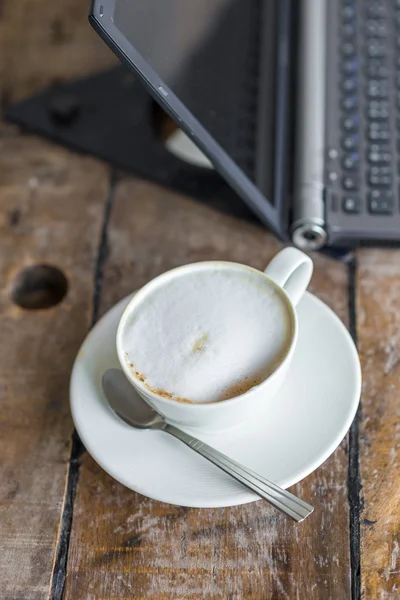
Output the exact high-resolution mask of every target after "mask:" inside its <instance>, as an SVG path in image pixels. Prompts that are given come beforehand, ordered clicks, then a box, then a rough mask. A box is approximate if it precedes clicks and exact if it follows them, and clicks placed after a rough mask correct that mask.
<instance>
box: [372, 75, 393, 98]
mask: <svg viewBox="0 0 400 600" xmlns="http://www.w3.org/2000/svg"><path fill="white" fill-rule="evenodd" d="M367 96H368V98H371V99H375V98H376V99H380V100H386V99H387V98H388V97H389V85H388V82H387V81H385V80H380V79H370V80H369V81H368V83H367Z"/></svg>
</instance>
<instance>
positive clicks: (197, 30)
mask: <svg viewBox="0 0 400 600" xmlns="http://www.w3.org/2000/svg"><path fill="white" fill-rule="evenodd" d="M274 6H275V2H269V1H267V2H265V1H264V0H190V1H188V0H135V1H134V2H132V0H116V3H115V14H114V24H115V26H116V27H117V28H118V29H119V30H120V31H121V33H122V34H123V35H124V36H125V37H126V38H127V40H128V41H129V42H130V43H131V44H132V46H134V47H135V48H136V49H137V51H138V52H139V53H140V54H141V55H142V57H143V58H144V59H145V60H146V61H147V62H148V64H149V65H150V66H151V67H152V69H153V70H154V71H155V72H156V73H157V74H158V75H159V76H160V77H161V79H162V80H163V81H164V82H165V83H166V85H167V86H168V87H169V88H170V90H171V91H172V92H173V93H174V94H175V95H176V96H177V97H178V98H179V99H180V100H181V102H183V104H184V105H185V106H186V107H187V108H188V109H189V111H190V112H191V113H192V114H193V115H194V116H195V117H196V118H197V120H198V121H199V122H200V123H201V125H203V127H204V128H205V129H206V130H207V131H208V132H209V133H210V134H211V135H212V136H213V137H214V139H215V140H216V141H217V142H218V143H219V144H220V146H221V147H222V148H223V149H224V150H225V151H226V152H227V153H228V154H229V156H230V157H231V158H232V159H233V160H234V161H235V162H236V164H237V165H238V166H239V167H240V168H241V169H242V170H243V171H244V172H245V173H246V175H247V176H248V177H249V178H250V179H251V180H252V181H253V182H254V183H256V185H257V186H258V187H259V188H260V189H261V191H262V192H263V194H264V195H265V196H266V197H267V198H268V200H269V201H270V202H271V201H272V199H273V197H274V190H273V174H274V164H273V162H274V161H273V157H274V154H275V153H274V147H275V114H274V93H275V86H274V76H275V73H274V68H275V67H274V65H275V62H276V56H275V48H276V43H275V42H276V35H277V34H276V24H275V9H274ZM268 69H269V72H268ZM261 75H263V77H261ZM262 81H264V83H265V81H266V82H267V85H263V84H262V83H261V82H262Z"/></svg>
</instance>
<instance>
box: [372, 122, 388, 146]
mask: <svg viewBox="0 0 400 600" xmlns="http://www.w3.org/2000/svg"><path fill="white" fill-rule="evenodd" d="M373 125H376V123H370V125H369V127H368V139H369V141H370V142H388V141H389V140H390V131H389V130H387V129H383V128H382V129H379V128H377V127H373Z"/></svg>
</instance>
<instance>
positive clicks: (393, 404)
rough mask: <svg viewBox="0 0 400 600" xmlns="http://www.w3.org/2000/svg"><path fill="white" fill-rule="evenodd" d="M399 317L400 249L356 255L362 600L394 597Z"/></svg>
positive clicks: (398, 536)
mask: <svg viewBox="0 0 400 600" xmlns="http://www.w3.org/2000/svg"><path fill="white" fill-rule="evenodd" d="M399 315H400V256H399V251H398V250H362V251H359V253H358V276H357V317H358V319H357V320H358V340H359V349H360V353H361V360H362V366H363V376H364V387H363V406H362V415H363V418H362V421H361V431H360V433H361V435H360V468H361V485H362V507H363V510H362V514H361V550H362V552H361V581H362V593H363V597H364V598H366V599H368V600H375V599H378V598H382V599H392V598H393V599H394V598H399V597H400V508H399V507H400V484H399V482H400V398H399V381H400V320H399V319H400V316H399Z"/></svg>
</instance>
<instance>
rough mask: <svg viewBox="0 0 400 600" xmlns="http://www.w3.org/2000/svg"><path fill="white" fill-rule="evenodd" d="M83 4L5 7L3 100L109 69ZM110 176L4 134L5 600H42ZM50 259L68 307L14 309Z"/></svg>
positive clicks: (0, 316)
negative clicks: (25, 284) (19, 285)
mask: <svg viewBox="0 0 400 600" xmlns="http://www.w3.org/2000/svg"><path fill="white" fill-rule="evenodd" d="M86 14H87V6H86V3H82V2H80V0H65V1H64V2H62V3H61V4H60V3H57V2H52V1H51V0H41V1H40V2H35V3H32V2H29V1H28V0H18V2H14V1H13V0H3V1H2V2H1V3H0V98H1V104H2V105H5V104H7V103H8V102H10V101H12V100H14V99H18V98H22V97H25V96H26V95H28V94H30V93H31V92H33V91H38V90H39V89H40V88H41V87H42V86H44V85H49V84H54V83H56V82H57V81H60V80H64V79H67V78H71V77H74V76H78V75H80V74H83V73H85V72H87V71H88V70H92V69H93V68H95V66H97V68H101V67H102V64H104V65H106V64H108V63H109V57H108V56H109V55H107V57H106V59H105V58H104V57H105V55H106V54H107V51H106V50H105V49H104V47H103V45H102V43H101V42H100V40H98V39H97V37H96V35H95V34H94V33H93V32H91V31H90V27H89V26H88V24H87V18H86ZM108 179H109V175H108V169H107V168H106V167H105V166H104V165H101V164H100V163H98V162H95V161H92V160H90V159H88V158H82V157H78V156H77V155H73V154H71V153H68V152H65V151H64V150H62V149H59V148H57V147H55V146H54V145H51V144H47V143H45V142H42V141H40V140H39V139H38V138H35V137H30V136H23V135H20V134H19V133H18V132H17V129H15V128H11V127H9V126H1V128H0V245H1V251H0V282H1V293H0V328H1V332H2V344H1V345H0V406H1V413H0V431H1V433H0V457H1V458H0V469H1V475H0V547H1V559H0V596H1V597H2V598H4V599H10V600H11V599H13V600H15V599H17V598H24V600H29V599H34V600H37V599H42V598H43V599H44V598H48V596H49V589H50V583H51V578H52V566H53V560H54V556H55V550H56V545H57V540H58V529H59V525H60V517H61V513H62V509H63V503H64V495H65V485H66V476H67V472H68V460H69V457H70V440H71V434H72V429H73V428H72V422H71V418H70V413H69V407H68V379H69V372H70V368H71V364H72V360H73V358H74V354H75V352H76V350H77V348H78V347H79V344H80V342H81V340H82V339H83V337H84V336H85V334H86V332H87V330H88V328H89V326H90V323H91V319H92V298H93V285H94V284H93V282H94V265H95V263H96V257H97V249H98V244H99V239H100V232H101V226H102V219H103V211H104V203H105V199H106V196H107V189H108ZM38 263H52V264H54V265H56V266H57V267H58V268H60V269H61V270H62V271H63V272H64V273H65V274H66V276H67V278H68V281H69V291H68V294H67V296H66V297H65V299H64V301H63V302H62V303H61V304H60V305H59V306H57V307H55V308H50V309H47V310H43V311H38V312H32V311H27V310H22V309H20V308H17V307H16V306H15V305H14V304H13V302H12V300H11V297H10V295H11V293H12V288H13V281H14V278H15V276H16V275H17V274H18V273H19V272H20V271H21V269H23V267H26V266H28V265H35V264H38Z"/></svg>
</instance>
